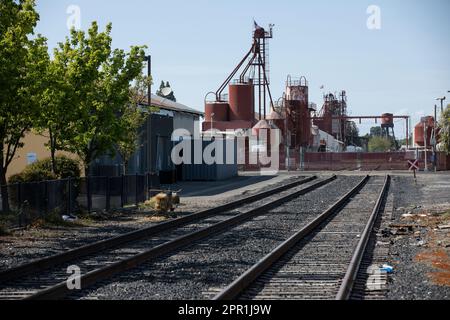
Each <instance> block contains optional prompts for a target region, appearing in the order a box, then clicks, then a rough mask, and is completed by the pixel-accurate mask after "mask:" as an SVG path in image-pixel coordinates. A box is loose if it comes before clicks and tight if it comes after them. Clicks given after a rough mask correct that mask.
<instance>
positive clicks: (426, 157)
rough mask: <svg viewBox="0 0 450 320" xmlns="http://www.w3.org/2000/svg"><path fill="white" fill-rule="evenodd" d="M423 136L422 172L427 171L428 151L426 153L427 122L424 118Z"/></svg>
mask: <svg viewBox="0 0 450 320" xmlns="http://www.w3.org/2000/svg"><path fill="white" fill-rule="evenodd" d="M423 129H424V130H423V137H424V145H425V169H424V170H423V171H424V172H428V153H427V149H428V144H427V138H428V132H427V130H428V128H427V122H426V120H424V122H423Z"/></svg>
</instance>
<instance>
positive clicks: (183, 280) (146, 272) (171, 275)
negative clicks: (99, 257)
mask: <svg viewBox="0 0 450 320" xmlns="http://www.w3.org/2000/svg"><path fill="white" fill-rule="evenodd" d="M361 179H362V178H361V177H339V179H338V180H337V181H334V182H332V183H330V184H329V185H327V186H324V187H322V188H321V189H319V190H316V191H313V192H311V193H310V194H307V195H305V196H302V197H300V198H299V199H296V200H294V201H291V202H289V203H287V204H285V205H283V206H280V207H279V208H277V209H276V210H273V211H272V212H270V213H268V214H264V215H261V216H259V217H257V218H255V219H253V220H251V221H248V222H246V223H244V224H242V225H240V226H237V227H235V228H233V229H231V230H229V231H227V232H225V233H222V234H220V235H217V236H214V237H212V238H210V239H207V240H203V241H200V242H198V243H196V244H194V245H192V246H190V247H189V248H186V249H183V250H179V251H178V252H175V253H173V254H171V255H169V256H167V257H164V258H163V259H158V260H156V261H154V262H148V263H145V264H142V265H141V266H140V267H138V268H135V269H133V270H131V271H129V272H126V273H123V274H121V275H118V276H116V277H114V278H113V279H111V280H108V281H105V282H103V283H100V284H98V285H97V286H96V287H93V288H92V289H87V290H85V291H83V292H80V293H79V294H78V295H77V296H74V297H72V298H79V297H81V298H82V299H150V300H158V299H209V298H212V297H213V296H214V295H215V293H217V291H218V290H220V289H223V288H224V287H225V286H226V285H228V284H229V283H231V282H232V281H233V280H234V279H235V278H237V277H238V276H239V275H240V274H242V273H243V272H245V271H246V270H247V269H248V268H250V267H251V266H252V265H253V264H254V263H256V262H257V261H258V260H259V259H261V258H262V257H264V256H265V255H266V254H267V253H269V252H270V251H271V250H273V249H274V248H275V247H276V246H277V245H278V244H280V243H281V242H282V241H284V240H286V239H287V238H288V237H289V236H291V235H292V234H293V233H294V232H295V231H297V230H298V229H299V228H300V227H301V226H303V225H305V224H306V223H307V222H308V221H310V220H311V219H312V218H313V217H315V216H316V215H317V214H319V213H321V212H322V211H324V210H325V209H327V208H328V207H329V206H330V205H331V204H333V203H334V202H335V201H336V200H337V199H338V198H339V197H341V196H343V195H344V194H345V193H346V192H348V191H349V190H350V189H351V188H352V187H354V186H355V185H356V184H357V182H359V181H361Z"/></svg>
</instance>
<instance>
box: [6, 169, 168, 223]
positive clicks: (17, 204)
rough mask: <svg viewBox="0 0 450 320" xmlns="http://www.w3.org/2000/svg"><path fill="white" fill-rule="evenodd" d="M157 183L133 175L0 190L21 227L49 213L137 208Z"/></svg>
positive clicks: (19, 185) (151, 177) (150, 176)
mask: <svg viewBox="0 0 450 320" xmlns="http://www.w3.org/2000/svg"><path fill="white" fill-rule="evenodd" d="M159 181H160V180H159V176H158V175H156V174H145V175H139V174H136V175H122V176H119V177H86V178H69V179H61V180H53V181H41V182H30V183H16V184H10V185H7V186H2V188H5V187H6V188H7V189H8V198H9V205H10V209H11V211H12V212H15V213H17V215H18V224H19V226H25V225H27V224H29V223H30V222H31V221H34V220H36V219H39V218H44V217H45V216H46V215H48V214H51V213H58V214H60V215H68V216H71V215H74V214H76V213H78V212H81V211H84V212H89V213H91V212H95V211H103V210H107V211H108V210H111V209H118V208H124V207H127V206H133V205H138V204H139V203H142V202H145V201H146V200H147V199H148V198H149V197H150V196H152V195H153V193H152V190H159V189H160V182H159ZM2 205H3V203H2ZM2 205H1V206H0V208H1V207H2Z"/></svg>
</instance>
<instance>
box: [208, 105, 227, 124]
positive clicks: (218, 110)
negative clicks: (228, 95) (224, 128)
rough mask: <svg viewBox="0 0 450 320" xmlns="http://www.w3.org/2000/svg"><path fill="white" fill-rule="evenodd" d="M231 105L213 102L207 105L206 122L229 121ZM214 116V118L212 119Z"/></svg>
mask: <svg viewBox="0 0 450 320" xmlns="http://www.w3.org/2000/svg"><path fill="white" fill-rule="evenodd" d="M229 109H230V105H229V104H228V103H227V102H211V103H207V104H206V105H205V121H206V122H212V121H228V112H229ZM212 114H214V117H212Z"/></svg>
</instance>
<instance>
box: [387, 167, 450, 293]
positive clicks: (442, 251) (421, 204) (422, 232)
mask: <svg viewBox="0 0 450 320" xmlns="http://www.w3.org/2000/svg"><path fill="white" fill-rule="evenodd" d="M447 179H448V176H441V177H439V176H431V175H430V176H422V177H419V181H418V184H417V185H415V184H414V181H413V179H412V177H395V178H394V179H393V192H394V208H395V210H394V216H393V218H394V221H393V223H392V224H391V233H392V236H391V248H390V251H391V257H390V260H391V263H392V265H393V266H394V267H395V271H394V273H393V274H392V275H391V282H390V284H389V292H388V294H387V299H389V300H447V299H450V259H449V254H450V248H449V247H450V231H449V230H448V229H446V230H445V229H443V230H440V229H439V228H438V226H440V225H445V224H449V223H450V211H449V213H447V214H446V215H443V214H442V213H444V212H445V211H446V210H449V209H450V205H449V203H448V202H449V201H450V187H449V186H450V185H449V184H448V183H450V179H449V180H447ZM429 188H433V190H434V191H433V192H432V193H430V192H429V190H428V189H429ZM405 214H407V215H411V216H409V217H405V216H403V215H405ZM402 226H403V227H402ZM401 227H402V228H401Z"/></svg>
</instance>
